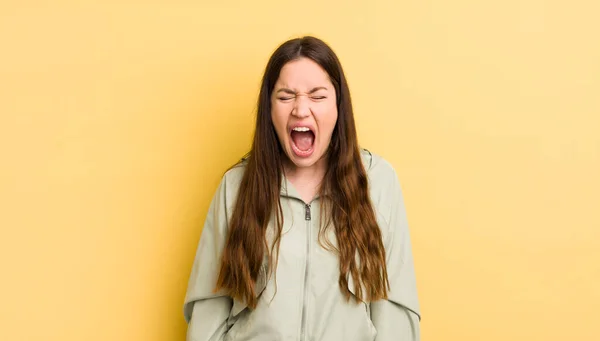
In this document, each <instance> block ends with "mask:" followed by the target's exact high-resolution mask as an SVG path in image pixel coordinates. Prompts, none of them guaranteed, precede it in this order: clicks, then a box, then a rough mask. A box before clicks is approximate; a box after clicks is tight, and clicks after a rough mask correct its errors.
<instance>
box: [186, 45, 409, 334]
mask: <svg viewBox="0 0 600 341" xmlns="http://www.w3.org/2000/svg"><path fill="white" fill-rule="evenodd" d="M184 312H185V318H186V321H188V340H194V341H205V340H211V341H213V340H214V341H216V340H240V341H241V340H301V341H303V340H357V341H359V340H361V341H362V340H378V341H386V340H418V339H419V320H420V313H419V304H418V300H417V293H416V286H415V274H414V268H413V259H412V251H411V246H410V239H409V233H408V226H407V221H406V215H405V210H404V203H403V198H402V193H401V190H400V185H399V182H398V179H397V177H396V173H395V171H394V169H393V168H392V166H391V165H390V164H389V163H387V162H386V161H385V160H384V159H382V158H381V157H379V156H377V155H374V154H371V153H370V152H368V151H366V150H364V149H360V148H359V146H358V142H357V136H356V129H355V125H354V117H353V113H352V105H351V101H350V93H349V88H348V84H347V82H346V79H345V77H344V73H343V71H342V67H341V65H340V62H339V60H338V58H337V57H336V55H335V54H334V52H333V51H332V50H331V49H330V48H329V47H328V46H327V45H326V44H325V43H324V42H323V41H321V40H319V39H317V38H314V37H304V38H301V39H293V40H290V41H287V42H285V43H284V44H282V45H281V46H280V47H279V48H278V49H277V50H276V51H275V52H274V53H273V55H272V56H271V58H270V60H269V62H268V64H267V67H266V70H265V74H264V77H263V80H262V85H261V89H260V95H259V100H258V115H257V119H256V130H255V135H254V141H253V145H252V150H251V151H250V153H249V154H248V156H247V158H244V159H243V160H242V161H241V162H240V163H239V164H237V165H235V166H234V167H232V168H231V169H230V170H228V171H227V172H226V173H225V175H224V177H223V178H222V180H221V183H220V185H219V187H218V189H217V192H216V194H215V196H214V198H213V201H212V203H211V206H210V209H209V213H208V216H207V218H206V221H205V225H204V229H203V231H202V236H201V239H200V243H199V246H198V250H197V253H196V258H195V262H194V266H193V269H192V274H191V277H190V280H189V287H188V291H187V294H186V299H185V307H184Z"/></svg>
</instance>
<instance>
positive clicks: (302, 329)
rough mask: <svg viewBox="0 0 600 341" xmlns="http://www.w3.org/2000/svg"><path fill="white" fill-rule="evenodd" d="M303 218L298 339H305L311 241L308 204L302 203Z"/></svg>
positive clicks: (302, 340)
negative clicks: (303, 255) (302, 290)
mask: <svg viewBox="0 0 600 341" xmlns="http://www.w3.org/2000/svg"><path fill="white" fill-rule="evenodd" d="M304 220H306V228H307V232H306V233H307V237H306V265H305V267H304V296H303V301H302V325H301V327H300V328H301V329H300V340H301V341H304V340H306V304H307V303H306V301H307V296H308V271H309V267H310V241H311V239H310V238H311V231H310V230H311V228H310V220H311V214H310V204H304Z"/></svg>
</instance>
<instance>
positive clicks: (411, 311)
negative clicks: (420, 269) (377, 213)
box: [371, 172, 421, 341]
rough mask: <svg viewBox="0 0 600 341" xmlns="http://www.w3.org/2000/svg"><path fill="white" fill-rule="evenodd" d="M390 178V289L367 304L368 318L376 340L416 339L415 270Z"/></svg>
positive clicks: (398, 194) (397, 190) (397, 193)
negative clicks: (385, 295)
mask: <svg viewBox="0 0 600 341" xmlns="http://www.w3.org/2000/svg"><path fill="white" fill-rule="evenodd" d="M393 175H394V177H393V179H390V180H389V182H390V183H391V184H390V187H389V188H390V190H391V191H390V192H389V194H388V195H387V199H388V200H389V203H390V204H391V206H390V208H389V214H387V215H386V218H387V219H388V228H389V231H388V238H387V245H386V261H387V271H388V278H389V281H390V291H389V293H388V299H387V300H379V301H376V302H372V303H371V319H372V321H373V324H374V325H375V328H376V329H377V338H376V340H377V341H391V340H398V341H418V340H420V327H419V323H420V319H421V316H420V309H419V301H418V298H417V287H416V279H415V269H414V264H413V256H412V248H411V242H410V235H409V231H408V222H407V218H406V211H405V208H404V199H403V196H402V191H401V189H400V184H399V182H398V178H397V176H396V173H395V172H393Z"/></svg>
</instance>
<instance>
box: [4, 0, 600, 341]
mask: <svg viewBox="0 0 600 341" xmlns="http://www.w3.org/2000/svg"><path fill="white" fill-rule="evenodd" d="M599 13H600V5H599V3H598V2H597V1H582V0H574V1H540V0H522V1H517V0H507V1H474V0H471V1H467V0H460V1H459V0H456V1H443V0H432V1H383V0H374V1H368V2H367V1H312V0H306V1H301V2H286V1H274V0H269V1H258V2H256V1H222V2H219V1H158V0H157V1H131V0H123V1H104V2H101V3H100V2H99V4H93V3H86V2H75V1H72V2H67V1H53V2H49V1H16V0H8V1H3V2H2V3H1V4H0V119H1V121H0V157H1V162H2V163H1V167H0V204H1V206H0V207H1V214H0V228H1V230H0V231H1V232H0V233H1V235H0V236H1V237H0V275H1V280H0V289H1V290H0V325H1V326H0V340H6V341H9V340H10V341H13V340H47V341H59V340H60V341H75V340H77V341H79V340H89V341H93V340H128V341H130V340H140V341H141V340H144V341H153V340H155V341H159V340H161V341H162V340H183V339H184V335H185V328H186V326H185V323H184V320H183V316H182V303H183V298H184V293H185V288H186V285H187V280H188V275H189V272H190V269H191V265H192V261H193V256H194V252H195V249H196V246H197V243H198V239H199V236H200V233H201V226H202V223H203V220H204V217H205V215H206V211H207V209H208V204H209V200H210V198H211V197H212V195H213V192H214V190H215V189H216V186H217V183H218V181H219V179H220V177H221V175H222V173H223V172H224V170H225V169H226V168H227V167H228V166H230V165H231V164H232V163H234V162H236V161H237V160H238V159H239V158H240V157H241V156H243V154H244V153H245V152H246V151H247V150H248V148H249V145H250V140H251V136H252V130H253V124H254V110H255V105H256V98H257V94H258V86H259V82H260V77H261V75H262V72H263V70H264V67H265V64H266V62H267V59H268V57H269V55H270V54H271V52H272V51H273V50H274V49H275V48H276V47H277V45H278V44H280V43H282V42H283V41H285V40H287V39H288V38H291V37H297V36H301V35H303V34H314V35H316V36H318V37H320V38H322V39H324V40H325V41H327V42H328V43H330V44H331V45H332V47H333V48H334V50H335V51H336V52H337V53H338V55H339V57H340V59H341V61H342V63H343V66H344V68H345V71H346V73H347V76H348V80H349V83H350V88H351V92H352V96H353V100H354V105H355V113H356V119H357V124H358V130H359V139H360V142H361V145H362V146H363V147H366V148H368V149H370V150H371V151H373V152H375V153H378V154H380V155H382V156H383V157H385V158H386V159H388V160H389V161H390V162H391V163H392V164H393V165H394V166H395V168H396V170H397V172H398V174H399V177H400V181H401V183H402V187H403V190H404V194H405V200H406V205H407V212H408V217H409V223H410V227H411V233H412V241H413V245H414V256H415V261H416V271H417V277H418V278H417V281H418V289H419V295H420V299H421V304H422V312H423V321H422V335H423V340H486V341H504V340H527V341H531V340H544V341H558V340H598V337H599V333H598V328H597V324H598V319H599V318H600V313H599V312H598V310H599V309H600V285H599V283H600V213H599V211H600V199H599V194H598V193H600V137H599V130H600V96H599V94H600V38H599V37H600V21H599V20H598V14H599Z"/></svg>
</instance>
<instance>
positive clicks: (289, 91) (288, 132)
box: [271, 58, 338, 168]
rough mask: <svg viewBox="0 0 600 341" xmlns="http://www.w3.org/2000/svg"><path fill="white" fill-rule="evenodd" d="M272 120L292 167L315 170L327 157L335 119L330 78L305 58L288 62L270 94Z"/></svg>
mask: <svg viewBox="0 0 600 341" xmlns="http://www.w3.org/2000/svg"><path fill="white" fill-rule="evenodd" d="M271 108H272V109H271V119H272V121H273V125H274V126H275V131H276V132H277V136H278V138H279V142H280V143H281V146H282V147H283V150H284V151H285V153H286V155H287V157H288V158H289V160H290V161H291V166H292V167H301V168H308V167H315V166H317V164H318V161H319V160H321V159H323V157H324V156H325V155H326V152H327V149H328V147H329V143H330V142H331V134H332V133H333V129H334V128H335V124H336V121H337V117H338V111H337V105H336V93H335V88H334V87H333V84H332V83H331V80H330V79H329V75H328V74H327V72H325V70H324V69H323V68H321V66H320V65H319V64H317V63H315V62H314V61H312V60H310V59H308V58H300V59H297V60H293V61H290V62H288V63H287V64H285V65H284V66H283V68H282V69H281V71H280V73H279V79H278V80H277V82H276V83H275V87H274V88H273V93H272V95H271Z"/></svg>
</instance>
